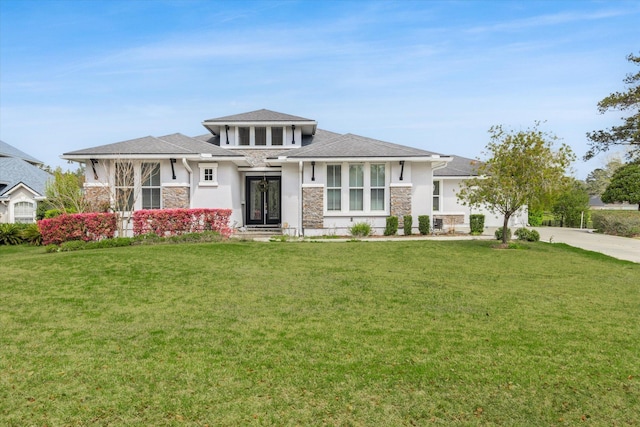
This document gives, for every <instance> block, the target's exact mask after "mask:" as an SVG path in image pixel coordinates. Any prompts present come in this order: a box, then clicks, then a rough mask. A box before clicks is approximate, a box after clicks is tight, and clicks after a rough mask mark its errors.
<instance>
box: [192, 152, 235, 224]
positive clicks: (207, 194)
mask: <svg viewBox="0 0 640 427" xmlns="http://www.w3.org/2000/svg"><path fill="white" fill-rule="evenodd" d="M215 163H216V164H217V181H216V183H217V184H213V183H211V184H207V185H203V184H202V183H201V181H200V167H199V166H198V164H204V163H202V162H189V166H190V167H191V170H192V171H193V176H192V177H191V185H192V188H193V190H192V192H191V197H192V198H191V207H192V208H218V209H232V211H233V212H232V213H231V225H234V224H235V225H236V226H239V225H241V224H242V221H243V220H242V206H243V205H242V185H243V184H242V180H241V176H240V175H241V174H240V172H238V169H237V167H236V166H235V165H234V164H233V163H230V162H215Z"/></svg>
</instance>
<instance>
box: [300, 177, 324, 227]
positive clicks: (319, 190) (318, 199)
mask: <svg viewBox="0 0 640 427" xmlns="http://www.w3.org/2000/svg"><path fill="white" fill-rule="evenodd" d="M323 210H324V187H322V186H314V187H303V188H302V227H304V228H324V221H323Z"/></svg>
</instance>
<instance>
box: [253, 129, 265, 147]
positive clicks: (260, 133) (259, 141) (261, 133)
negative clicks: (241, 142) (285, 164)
mask: <svg viewBox="0 0 640 427" xmlns="http://www.w3.org/2000/svg"><path fill="white" fill-rule="evenodd" d="M255 129H256V140H255V145H267V128H266V127H256V128H255Z"/></svg>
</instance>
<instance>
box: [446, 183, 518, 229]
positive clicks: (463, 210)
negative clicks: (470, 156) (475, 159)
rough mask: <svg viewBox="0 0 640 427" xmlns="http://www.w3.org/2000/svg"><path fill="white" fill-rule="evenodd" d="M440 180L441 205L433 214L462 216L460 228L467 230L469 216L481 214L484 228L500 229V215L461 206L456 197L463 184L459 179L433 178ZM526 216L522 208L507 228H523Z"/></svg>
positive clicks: (487, 210) (481, 208) (482, 209)
mask: <svg viewBox="0 0 640 427" xmlns="http://www.w3.org/2000/svg"><path fill="white" fill-rule="evenodd" d="M438 179H439V180H440V182H441V186H442V187H441V194H442V203H441V207H442V209H441V211H440V212H437V213H436V212H434V214H442V215H462V214H464V224H463V225H462V227H461V228H463V229H464V228H469V215H470V214H482V215H484V225H485V227H502V222H503V220H504V217H503V216H501V215H499V214H498V215H496V214H494V213H492V212H491V211H489V209H487V208H486V207H473V208H470V207H469V206H465V205H463V204H462V203H461V202H460V201H459V200H458V197H457V196H456V193H457V191H458V189H459V188H460V185H461V184H462V182H463V179H460V178H453V179H452V178H447V179H442V178H438V177H435V178H434V180H438ZM527 216H528V211H527V209H526V207H525V208H523V209H522V210H521V211H520V212H518V213H517V214H515V215H513V216H512V217H511V218H510V221H509V227H525V226H526V225H527V221H528V219H527Z"/></svg>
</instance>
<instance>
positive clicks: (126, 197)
mask: <svg viewBox="0 0 640 427" xmlns="http://www.w3.org/2000/svg"><path fill="white" fill-rule="evenodd" d="M133 167H134V166H133V163H132V162H118V163H116V185H115V190H116V209H117V210H119V211H131V210H133V202H134V194H133V193H134V187H133V185H134V173H133V172H134V170H133Z"/></svg>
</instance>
